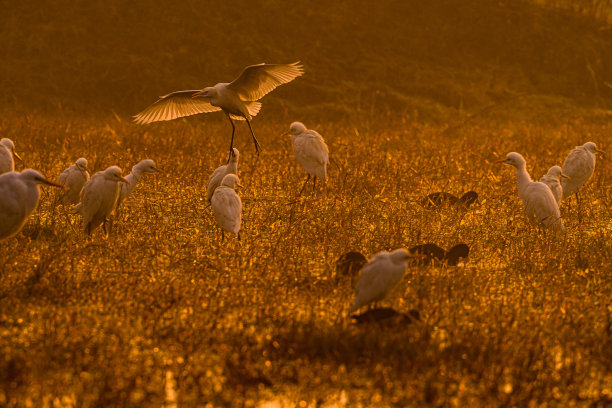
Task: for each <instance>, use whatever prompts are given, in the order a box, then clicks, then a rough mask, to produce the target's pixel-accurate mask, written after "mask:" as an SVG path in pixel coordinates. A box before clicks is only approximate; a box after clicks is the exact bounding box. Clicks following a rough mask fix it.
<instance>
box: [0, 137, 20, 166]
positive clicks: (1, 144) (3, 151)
mask: <svg viewBox="0 0 612 408" xmlns="http://www.w3.org/2000/svg"><path fill="white" fill-rule="evenodd" d="M13 157H15V158H17V159H19V160H20V161H23V160H21V157H19V155H18V154H17V153H16V152H15V143H13V141H12V140H11V139H7V138H6V137H4V138H2V139H0V174H3V173H8V172H9V171H15V161H14V160H13Z"/></svg>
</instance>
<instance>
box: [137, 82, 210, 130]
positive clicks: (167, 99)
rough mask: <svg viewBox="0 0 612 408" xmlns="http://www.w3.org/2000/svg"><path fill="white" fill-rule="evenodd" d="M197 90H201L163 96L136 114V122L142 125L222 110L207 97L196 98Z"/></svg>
mask: <svg viewBox="0 0 612 408" xmlns="http://www.w3.org/2000/svg"><path fill="white" fill-rule="evenodd" d="M196 92H199V90H197V89H195V90H187V91H177V92H172V93H169V94H168V95H164V96H161V97H160V98H159V100H158V101H157V102H155V103H154V104H152V105H150V106H149V107H147V108H146V109H145V110H143V111H142V112H140V113H139V114H137V115H134V122H136V123H138V124H140V125H142V124H146V123H151V122H159V121H162V120H172V119H176V118H182V117H183V116H190V115H197V114H198V113H206V112H216V111H219V110H221V108H218V107H216V106H212V105H211V104H210V101H209V100H208V99H207V98H194V97H193V95H194V94H195V93H196Z"/></svg>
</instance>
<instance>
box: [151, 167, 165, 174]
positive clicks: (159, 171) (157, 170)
mask: <svg viewBox="0 0 612 408" xmlns="http://www.w3.org/2000/svg"><path fill="white" fill-rule="evenodd" d="M153 170H155V172H157V173H163V172H162V171H161V170H160V169H158V168H157V167H153Z"/></svg>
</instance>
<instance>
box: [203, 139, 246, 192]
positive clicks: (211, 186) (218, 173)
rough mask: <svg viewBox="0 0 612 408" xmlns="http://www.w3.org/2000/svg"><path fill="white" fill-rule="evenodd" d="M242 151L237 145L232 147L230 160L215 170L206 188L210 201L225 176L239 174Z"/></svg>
mask: <svg viewBox="0 0 612 408" xmlns="http://www.w3.org/2000/svg"><path fill="white" fill-rule="evenodd" d="M239 156H240V153H239V152H238V149H236V148H235V147H234V148H233V149H232V154H231V156H230V161H229V163H227V164H224V165H222V166H219V167H217V168H216V169H215V171H213V173H212V174H211V175H210V178H209V179H208V187H207V188H206V200H208V202H210V200H211V199H212V196H213V194H214V192H215V189H216V188H217V187H219V184H221V181H222V180H223V178H224V177H225V176H226V175H228V174H236V175H238V158H239Z"/></svg>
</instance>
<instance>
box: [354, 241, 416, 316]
mask: <svg viewBox="0 0 612 408" xmlns="http://www.w3.org/2000/svg"><path fill="white" fill-rule="evenodd" d="M412 257H413V255H411V254H410V253H409V252H408V251H406V250H405V249H403V248H400V249H396V250H395V251H392V252H386V251H383V252H379V253H377V254H376V255H374V256H373V257H372V258H371V259H370V261H369V262H368V263H367V264H365V266H364V267H363V268H362V269H361V275H360V276H359V281H357V287H356V288H355V299H354V300H353V305H352V306H351V310H350V312H349V313H352V312H354V311H355V310H357V309H359V308H360V307H362V306H366V305H369V304H370V303H372V302H378V301H380V300H383V299H384V298H385V297H386V296H387V295H388V294H389V292H391V290H392V289H393V288H394V287H395V286H396V285H397V284H398V282H399V281H400V280H401V279H402V277H403V276H404V274H405V273H406V267H407V265H408V264H407V262H408V259H410V258H412Z"/></svg>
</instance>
